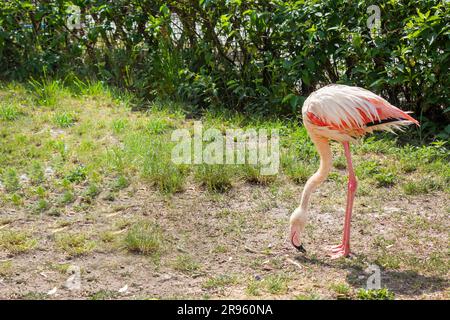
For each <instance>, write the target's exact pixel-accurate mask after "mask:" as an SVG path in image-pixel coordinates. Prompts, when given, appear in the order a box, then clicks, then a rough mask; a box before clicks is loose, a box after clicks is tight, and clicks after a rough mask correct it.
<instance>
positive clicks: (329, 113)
mask: <svg viewBox="0 0 450 320" xmlns="http://www.w3.org/2000/svg"><path fill="white" fill-rule="evenodd" d="M302 111H303V118H304V121H305V124H306V125H309V126H310V127H312V126H313V127H315V129H316V130H315V131H320V133H321V134H322V135H324V136H329V138H331V139H334V140H338V141H348V140H352V138H353V137H356V136H361V135H364V134H366V133H368V132H372V131H374V130H388V131H392V129H401V127H402V126H404V125H408V124H411V123H415V124H417V125H418V124H419V123H418V122H417V120H415V119H414V118H412V117H411V116H410V115H408V114H407V113H406V112H404V111H402V110H400V109H399V108H397V107H395V106H393V105H391V104H390V103H389V102H387V101H386V100H385V99H383V98H381V97H380V96H377V95H376V94H374V93H372V92H370V91H369V90H365V89H363V88H359V87H350V86H345V85H330V86H326V87H324V88H322V89H319V90H317V91H315V92H314V93H313V94H312V95H311V96H310V97H308V99H307V100H306V101H305V104H304V106H303V110H302ZM331 135H332V136H331Z"/></svg>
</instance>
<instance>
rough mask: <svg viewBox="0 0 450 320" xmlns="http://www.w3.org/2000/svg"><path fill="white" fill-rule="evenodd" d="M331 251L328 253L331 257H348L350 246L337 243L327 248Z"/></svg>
mask: <svg viewBox="0 0 450 320" xmlns="http://www.w3.org/2000/svg"><path fill="white" fill-rule="evenodd" d="M328 249H329V250H330V251H331V252H330V253H329V254H328V255H329V256H330V257H331V259H333V260H334V259H339V258H341V257H348V256H349V255H350V246H346V245H344V244H339V245H337V246H332V247H329V248H328Z"/></svg>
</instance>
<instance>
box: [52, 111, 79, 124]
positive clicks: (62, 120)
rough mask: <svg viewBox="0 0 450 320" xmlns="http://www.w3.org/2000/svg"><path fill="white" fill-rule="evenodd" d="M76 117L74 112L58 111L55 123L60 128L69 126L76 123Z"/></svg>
mask: <svg viewBox="0 0 450 320" xmlns="http://www.w3.org/2000/svg"><path fill="white" fill-rule="evenodd" d="M75 121H76V117H75V116H74V114H73V113H69V112H57V113H56V114H55V115H54V117H53V123H54V124H55V125H57V126H58V127H60V128H69V127H71V126H73V125H74V123H75Z"/></svg>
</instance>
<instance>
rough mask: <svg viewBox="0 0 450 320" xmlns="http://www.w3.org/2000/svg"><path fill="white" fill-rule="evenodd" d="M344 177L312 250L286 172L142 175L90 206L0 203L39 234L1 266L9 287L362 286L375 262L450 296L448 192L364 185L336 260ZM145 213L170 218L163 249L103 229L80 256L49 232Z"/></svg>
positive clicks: (130, 294)
mask: <svg viewBox="0 0 450 320" xmlns="http://www.w3.org/2000/svg"><path fill="white" fill-rule="evenodd" d="M336 189H337V188H336V185H335V184H334V183H333V182H326V183H325V184H324V186H323V187H322V188H321V189H320V190H319V191H318V192H316V194H315V195H314V200H313V202H312V204H311V220H310V224H309V226H308V228H307V235H306V236H305V247H306V248H307V253H306V254H301V253H298V252H296V251H295V250H294V249H293V248H292V247H291V246H290V245H289V243H288V241H287V240H286V236H287V223H288V217H289V214H290V212H291V211H292V209H293V208H294V207H295V205H296V203H297V202H298V199H299V197H300V193H301V187H298V186H296V185H293V184H290V183H289V182H283V183H280V185H279V186H277V187H273V186H255V185H251V184H248V183H242V184H240V185H236V186H234V188H233V189H231V190H230V191H228V192H227V193H225V194H223V195H211V194H210V193H208V192H206V191H204V190H201V189H198V188H197V189H196V188H195V187H191V188H188V189H187V190H186V191H185V192H183V193H179V194H176V195H174V196H171V197H165V196H161V195H160V194H159V193H158V192H156V191H154V190H152V188H149V187H146V186H145V185H140V186H129V187H128V188H127V189H124V190H122V191H121V193H120V196H118V197H117V198H116V200H115V201H113V202H110V201H99V202H98V203H97V204H96V205H95V207H93V208H92V212H91V213H90V214H89V215H86V214H85V213H77V212H72V213H70V214H68V215H66V216H65V217H64V218H61V217H51V216H48V215H42V216H39V215H38V216H36V215H31V216H30V215H29V214H27V213H26V212H20V211H17V209H14V208H1V209H0V216H1V217H2V218H3V219H4V221H8V223H5V224H4V225H3V226H1V227H0V228H3V229H4V228H18V229H22V230H29V231H31V232H32V233H33V234H34V235H36V236H38V238H39V243H38V246H37V248H36V249H34V250H32V251H30V252H27V253H23V254H19V255H14V256H8V255H7V253H6V252H4V251H3V252H1V253H0V261H2V262H3V263H5V262H6V261H10V262H11V263H12V266H13V268H12V271H9V272H4V274H3V275H2V276H1V277H0V297H1V298H8V299H10V298H14V299H17V298H39V299H79V298H92V299H96V298H97V299H108V298H120V299H136V298H138V299H143V298H145V299H154V298H156V299H167V298H170V299H177V298H193V299H198V298H212V299H215V298H225V299H232V298H237V299H246V298H258V299H259V298H276V299H293V298H298V299H308V298H311V299H334V298H351V297H353V298H354V297H355V296H356V294H357V291H358V289H360V288H365V287H366V281H367V278H368V277H369V276H370V274H372V272H371V271H369V270H366V269H367V268H368V267H369V265H372V264H376V265H378V266H379V267H380V268H381V285H382V286H383V287H386V288H388V290H389V291H390V292H393V293H394V294H395V297H396V298H397V299H448V298H449V296H448V294H449V291H448V288H449V287H448V280H449V278H448V230H449V228H448V227H449V226H448V214H446V210H448V209H447V208H448V206H449V201H448V198H447V195H445V194H439V193H436V194H432V195H430V194H429V195H426V196H410V197H407V198H404V197H399V196H393V195H392V194H390V193H389V192H386V191H385V190H381V191H379V190H376V192H377V197H374V195H373V194H371V195H368V196H359V197H358V198H357V200H356V205H355V213H354V219H353V228H352V245H353V247H352V250H353V253H354V255H353V256H352V257H351V258H349V259H342V260H330V259H329V258H327V256H326V253H327V251H326V249H324V247H326V246H327V245H332V244H337V243H338V242H339V241H340V237H341V228H342V222H343V205H344V203H345V202H344V197H345V193H344V192H345V190H336ZM339 197H340V198H342V199H340V198H339ZM100 198H101V197H100ZM375 198H376V199H377V201H376V202H374V199H375ZM336 199H338V200H336ZM339 199H340V200H339ZM5 218H9V219H8V220H5ZM140 218H142V219H149V220H153V221H156V222H157V223H158V224H159V225H160V226H161V227H162V230H163V232H164V239H165V244H164V249H163V252H162V253H161V256H160V257H159V258H158V259H155V258H154V257H153V258H149V257H147V256H143V255H138V254H134V253H129V252H127V251H126V250H125V249H124V248H122V247H121V245H120V242H119V243H115V242H114V241H113V240H112V242H111V243H108V242H104V243H103V242H102V241H101V240H98V242H99V243H102V244H100V245H98V246H97V247H96V248H95V249H94V251H93V252H91V253H89V254H86V255H82V256H79V257H73V258H71V257H69V256H67V255H65V254H63V253H61V252H60V251H57V250H55V249H54V245H53V244H52V243H51V242H52V238H53V237H54V236H55V234H57V233H66V232H68V231H72V230H73V231H75V230H76V231H77V232H84V233H86V234H89V235H90V236H91V237H92V238H93V239H96V238H97V239H98V238H99V235H100V234H101V232H102V231H109V232H111V234H114V235H118V238H120V235H121V234H123V233H125V229H126V227H127V225H128V224H129V222H130V221H135V220H136V219H140ZM179 256H183V257H189V263H194V264H195V268H189V267H187V268H183V267H177V262H176V261H178V260H177V258H178V257H179ZM70 266H75V268H73V267H72V268H70ZM77 267H79V268H80V270H81V271H80V288H78V289H77V288H75V289H72V290H69V289H67V281H69V282H70V280H67V279H68V278H69V277H70V272H73V271H71V270H74V269H76V268H77ZM72 280H73V278H72ZM54 288H56V290H55V289H54Z"/></svg>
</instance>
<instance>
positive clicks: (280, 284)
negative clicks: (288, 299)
mask: <svg viewBox="0 0 450 320" xmlns="http://www.w3.org/2000/svg"><path fill="white" fill-rule="evenodd" d="M288 283H289V278H288V277H287V276H286V275H281V274H278V275H270V276H268V277H267V278H265V279H264V285H265V287H266V289H267V291H268V292H269V293H271V294H285V293H287V292H288Z"/></svg>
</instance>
